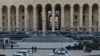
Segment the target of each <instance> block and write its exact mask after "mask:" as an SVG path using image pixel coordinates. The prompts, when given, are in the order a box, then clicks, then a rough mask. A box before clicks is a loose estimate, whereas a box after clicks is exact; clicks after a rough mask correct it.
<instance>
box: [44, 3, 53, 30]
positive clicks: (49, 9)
mask: <svg viewBox="0 0 100 56" xmlns="http://www.w3.org/2000/svg"><path fill="white" fill-rule="evenodd" d="M45 10H46V26H47V30H51V28H52V24H51V16H52V6H51V4H47V5H46V6H45Z"/></svg>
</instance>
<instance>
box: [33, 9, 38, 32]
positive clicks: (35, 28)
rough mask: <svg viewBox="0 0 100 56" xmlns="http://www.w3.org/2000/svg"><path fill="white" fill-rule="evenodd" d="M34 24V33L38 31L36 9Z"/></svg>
mask: <svg viewBox="0 0 100 56" xmlns="http://www.w3.org/2000/svg"><path fill="white" fill-rule="evenodd" d="M33 23H34V29H33V30H34V31H35V32H36V31H37V18H36V8H34V12H33Z"/></svg>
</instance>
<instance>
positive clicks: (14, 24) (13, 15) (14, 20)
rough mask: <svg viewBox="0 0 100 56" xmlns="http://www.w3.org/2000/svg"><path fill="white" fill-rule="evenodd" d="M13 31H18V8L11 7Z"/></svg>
mask: <svg viewBox="0 0 100 56" xmlns="http://www.w3.org/2000/svg"><path fill="white" fill-rule="evenodd" d="M10 12H11V31H16V7H15V6H11V8H10Z"/></svg>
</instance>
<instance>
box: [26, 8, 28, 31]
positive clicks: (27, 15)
mask: <svg viewBox="0 0 100 56" xmlns="http://www.w3.org/2000/svg"><path fill="white" fill-rule="evenodd" d="M27 12H28V11H27V8H25V31H27V28H28V27H27V21H28V13H27Z"/></svg>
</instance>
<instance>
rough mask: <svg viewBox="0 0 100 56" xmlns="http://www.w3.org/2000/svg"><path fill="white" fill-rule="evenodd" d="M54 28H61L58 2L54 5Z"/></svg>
mask: <svg viewBox="0 0 100 56" xmlns="http://www.w3.org/2000/svg"><path fill="white" fill-rule="evenodd" d="M55 29H56V30H61V6H60V4H56V5H55Z"/></svg>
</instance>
